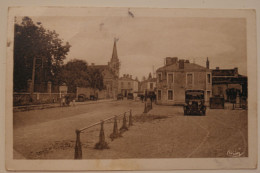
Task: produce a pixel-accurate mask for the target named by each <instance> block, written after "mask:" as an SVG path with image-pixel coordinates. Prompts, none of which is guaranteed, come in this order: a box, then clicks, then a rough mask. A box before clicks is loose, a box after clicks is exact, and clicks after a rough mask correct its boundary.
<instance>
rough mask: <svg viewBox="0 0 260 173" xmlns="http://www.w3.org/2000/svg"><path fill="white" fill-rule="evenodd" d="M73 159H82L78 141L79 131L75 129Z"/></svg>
mask: <svg viewBox="0 0 260 173" xmlns="http://www.w3.org/2000/svg"><path fill="white" fill-rule="evenodd" d="M74 159H82V148H81V142H80V131H79V130H78V129H77V130H76V144H75V153H74Z"/></svg>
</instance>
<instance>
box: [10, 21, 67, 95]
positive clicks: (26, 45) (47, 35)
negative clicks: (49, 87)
mask: <svg viewBox="0 0 260 173" xmlns="http://www.w3.org/2000/svg"><path fill="white" fill-rule="evenodd" d="M69 49H70V45H69V43H68V42H66V43H65V44H64V43H63V41H62V40H61V39H60V38H59V34H57V33H56V32H55V31H50V30H46V29H45V28H44V27H43V26H42V25H41V23H40V22H37V24H34V23H33V21H32V19H31V18H29V17H24V18H23V19H22V22H21V23H20V24H18V23H16V24H15V28H14V91H22V90H25V89H26V88H27V80H28V79H32V76H34V75H33V67H35V82H38V83H41V82H47V81H51V82H53V83H57V82H58V81H59V80H58V79H57V78H56V77H57V76H58V73H60V72H61V66H62V64H63V60H64V59H65V58H66V55H67V53H68V52H69ZM33 62H35V63H33ZM33 80H34V79H33Z"/></svg>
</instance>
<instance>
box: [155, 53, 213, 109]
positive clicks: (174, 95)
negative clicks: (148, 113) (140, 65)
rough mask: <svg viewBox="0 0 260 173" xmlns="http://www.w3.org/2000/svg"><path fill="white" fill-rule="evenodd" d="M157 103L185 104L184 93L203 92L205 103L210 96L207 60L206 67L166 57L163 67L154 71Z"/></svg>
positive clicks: (210, 83) (210, 84) (210, 81)
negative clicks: (187, 91) (190, 90)
mask: <svg viewBox="0 0 260 173" xmlns="http://www.w3.org/2000/svg"><path fill="white" fill-rule="evenodd" d="M156 75H157V93H156V95H157V103H158V104H165V105H176V104H184V103H185V91H186V90H189V89H193V90H203V91H204V97H205V101H206V103H207V102H209V98H210V97H211V95H212V74H211V70H210V69H209V61H208V59H207V62H206V67H202V66H200V65H198V64H195V63H190V62H189V60H183V59H180V60H178V58H177V57H167V58H166V59H165V65H164V66H163V67H161V68H159V69H157V71H156Z"/></svg>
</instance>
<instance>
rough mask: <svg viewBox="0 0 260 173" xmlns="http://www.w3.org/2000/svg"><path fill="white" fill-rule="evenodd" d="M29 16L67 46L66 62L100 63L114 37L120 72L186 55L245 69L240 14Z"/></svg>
mask: <svg viewBox="0 0 260 173" xmlns="http://www.w3.org/2000/svg"><path fill="white" fill-rule="evenodd" d="M30 17H31V18H32V19H33V21H34V22H35V23H36V22H41V23H42V26H43V27H45V28H47V29H49V30H55V31H56V32H57V33H58V34H59V37H60V38H62V39H63V40H64V41H65V42H66V41H68V42H69V43H70V45H71V49H70V52H69V53H68V56H67V59H66V62H67V61H69V60H72V59H82V60H85V61H87V63H88V64H91V63H95V64H97V65H105V64H107V62H108V61H110V58H111V56H112V49H113V42H114V38H119V40H118V42H117V52H118V57H119V60H120V62H121V69H120V76H122V75H123V74H130V75H133V76H134V77H135V76H137V77H138V78H139V79H142V77H143V76H146V77H147V76H148V74H149V73H150V72H151V73H153V67H154V70H155V71H156V69H157V68H159V67H162V66H163V65H164V58H166V57H178V58H179V59H188V60H190V61H191V62H195V63H197V64H199V65H202V66H206V59H207V57H208V59H209V61H210V68H211V69H214V68H216V67H220V69H227V68H234V67H238V71H239V73H240V74H243V75H246V74H247V52H246V20H245V19H243V18H201V17H197V18H195V17H191V18H187V17H186V18H181V17H142V16H140V17H139V16H135V17H131V16H127V15H123V16H109V15H104V16H74V17H73V16H40V17H39V16H38V17H32V16H30Z"/></svg>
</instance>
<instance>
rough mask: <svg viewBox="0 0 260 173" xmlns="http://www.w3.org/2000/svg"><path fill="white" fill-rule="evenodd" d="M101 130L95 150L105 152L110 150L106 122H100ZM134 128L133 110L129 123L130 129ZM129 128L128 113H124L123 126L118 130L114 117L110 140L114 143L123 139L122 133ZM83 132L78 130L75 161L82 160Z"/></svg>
mask: <svg viewBox="0 0 260 173" xmlns="http://www.w3.org/2000/svg"><path fill="white" fill-rule="evenodd" d="M100 125H101V128H100V133H99V142H98V143H96V144H95V147H94V148H95V149H99V150H103V149H109V146H108V143H107V142H106V140H105V132H104V121H101V122H100ZM130 126H133V117H132V110H130V113H129V121H128V127H130ZM128 127H127V118H126V112H125V113H124V117H123V124H122V127H121V128H120V129H119V130H118V126H117V116H115V117H114V127H113V132H112V134H110V138H111V140H112V141H113V140H114V139H116V138H118V137H122V133H123V132H125V131H127V130H128ZM81 132H82V131H81V130H78V129H77V130H76V143H75V153H74V159H82V145H81V142H80V133H81Z"/></svg>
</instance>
